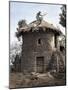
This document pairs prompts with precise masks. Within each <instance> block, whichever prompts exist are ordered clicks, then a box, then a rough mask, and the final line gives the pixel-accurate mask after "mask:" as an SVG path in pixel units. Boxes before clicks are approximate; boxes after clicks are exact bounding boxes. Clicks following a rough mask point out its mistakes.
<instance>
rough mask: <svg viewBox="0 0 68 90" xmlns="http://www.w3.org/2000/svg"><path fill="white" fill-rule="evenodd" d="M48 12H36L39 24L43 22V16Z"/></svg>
mask: <svg viewBox="0 0 68 90" xmlns="http://www.w3.org/2000/svg"><path fill="white" fill-rule="evenodd" d="M45 15H46V14H43V15H42V14H41V11H39V12H38V13H37V14H36V19H37V21H39V24H41V21H42V20H43V16H45Z"/></svg>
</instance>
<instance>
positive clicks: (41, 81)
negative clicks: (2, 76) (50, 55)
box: [9, 72, 65, 88]
mask: <svg viewBox="0 0 68 90" xmlns="http://www.w3.org/2000/svg"><path fill="white" fill-rule="evenodd" d="M9 79H10V82H9V84H10V88H25V87H42V86H61V85H65V78H64V77H63V78H55V77H54V76H53V75H51V74H50V72H47V73H45V74H39V73H31V74H27V75H24V74H23V73H10V77H9Z"/></svg>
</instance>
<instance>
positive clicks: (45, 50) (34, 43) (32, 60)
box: [21, 32, 55, 72]
mask: <svg viewBox="0 0 68 90" xmlns="http://www.w3.org/2000/svg"><path fill="white" fill-rule="evenodd" d="M39 39H40V43H39V41H38V40H39ZM54 46H55V45H54V34H53V33H50V32H28V33H24V34H23V45H22V58H21V71H25V72H36V71H37V70H36V57H42V56H43V57H44V72H46V68H47V65H48V63H49V60H50V59H51V55H52V49H53V48H54Z"/></svg>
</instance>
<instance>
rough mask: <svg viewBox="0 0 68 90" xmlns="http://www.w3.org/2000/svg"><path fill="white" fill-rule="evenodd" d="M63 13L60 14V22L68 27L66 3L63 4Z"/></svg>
mask: <svg viewBox="0 0 68 90" xmlns="http://www.w3.org/2000/svg"><path fill="white" fill-rule="evenodd" d="M61 11H62V13H61V14H60V15H59V16H60V21H59V23H60V24H61V25H62V26H63V27H66V5H63V6H62V7H61Z"/></svg>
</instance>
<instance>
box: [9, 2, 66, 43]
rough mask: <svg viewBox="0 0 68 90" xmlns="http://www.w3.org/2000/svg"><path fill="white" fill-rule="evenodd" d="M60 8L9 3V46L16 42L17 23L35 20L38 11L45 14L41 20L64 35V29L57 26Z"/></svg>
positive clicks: (59, 6)
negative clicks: (55, 27)
mask: <svg viewBox="0 0 68 90" xmlns="http://www.w3.org/2000/svg"><path fill="white" fill-rule="evenodd" d="M61 7H62V5H55V4H37V3H22V2H10V44H12V43H14V42H17V41H18V40H17V38H16V36H15V32H16V31H17V30H16V28H17V27H18V25H17V24H18V21H19V20H22V19H26V22H27V23H30V22H32V21H34V20H36V14H37V13H38V11H41V13H42V14H44V13H47V15H46V16H44V18H43V19H44V20H45V21H47V22H49V23H51V24H54V26H58V27H59V28H60V29H61V31H62V32H63V33H64V34H65V29H64V28H63V27H62V26H61V25H60V24H59V14H60V13H61V9H60V8H61Z"/></svg>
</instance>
